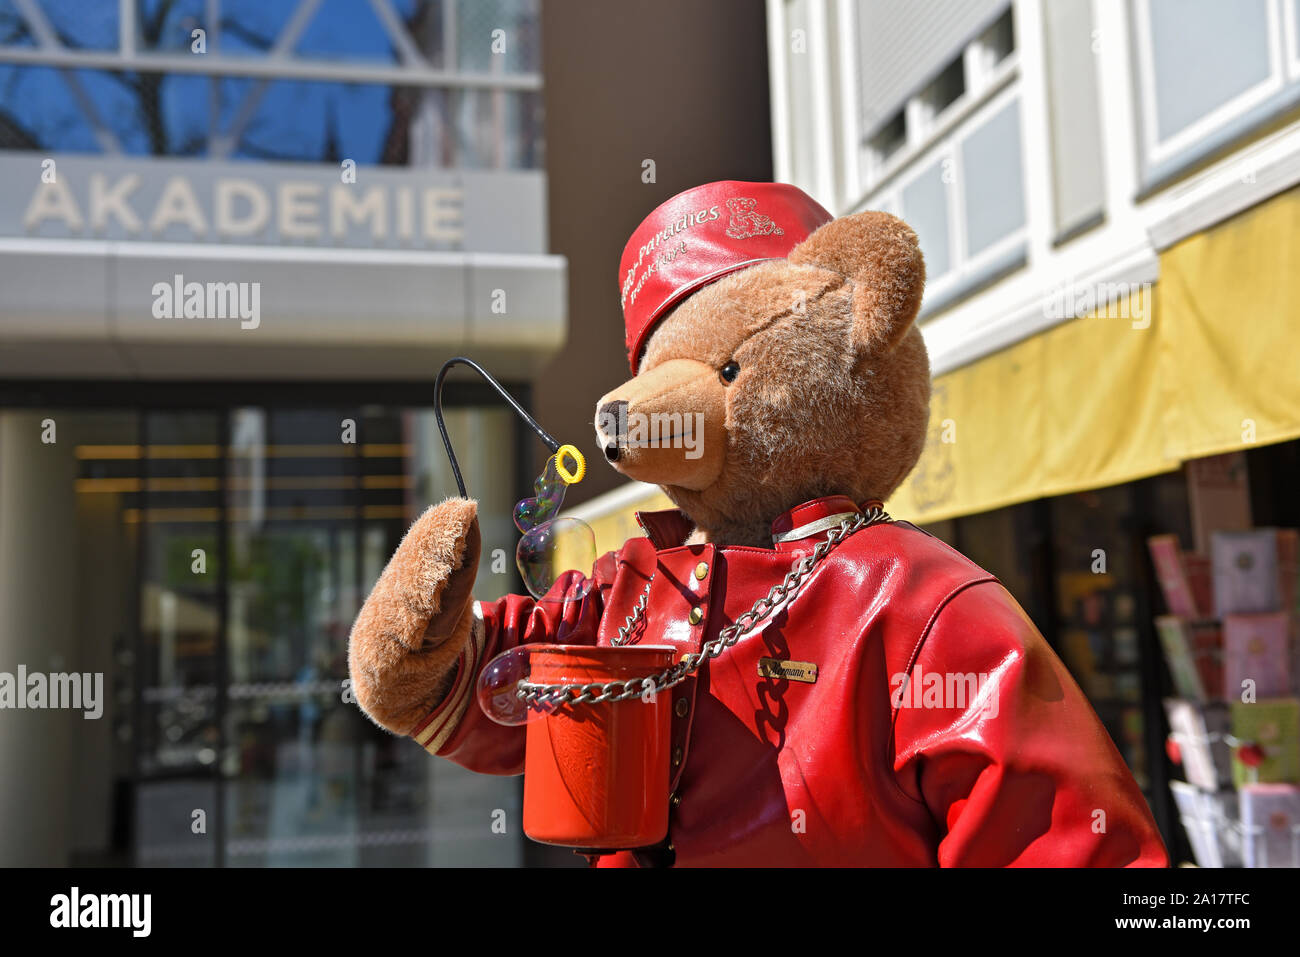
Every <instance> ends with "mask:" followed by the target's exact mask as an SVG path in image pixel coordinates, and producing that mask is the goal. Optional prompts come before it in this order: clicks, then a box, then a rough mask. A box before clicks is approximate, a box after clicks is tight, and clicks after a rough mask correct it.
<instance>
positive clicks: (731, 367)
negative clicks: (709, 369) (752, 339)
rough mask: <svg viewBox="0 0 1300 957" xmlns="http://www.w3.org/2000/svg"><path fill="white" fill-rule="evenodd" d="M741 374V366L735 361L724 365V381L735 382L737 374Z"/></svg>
mask: <svg viewBox="0 0 1300 957" xmlns="http://www.w3.org/2000/svg"><path fill="white" fill-rule="evenodd" d="M738 375H740V366H739V365H738V364H737V363H735V362H728V363H727V364H726V365H725V366H723V367H722V381H723V382H735V381H736V376H738Z"/></svg>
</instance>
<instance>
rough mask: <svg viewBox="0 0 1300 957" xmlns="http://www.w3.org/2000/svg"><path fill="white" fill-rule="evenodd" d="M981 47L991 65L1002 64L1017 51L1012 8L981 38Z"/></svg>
mask: <svg viewBox="0 0 1300 957" xmlns="http://www.w3.org/2000/svg"><path fill="white" fill-rule="evenodd" d="M980 46H981V47H983V49H984V50H985V51H986V53H987V55H988V58H989V60H990V61H991V63H990V65H993V66H996V65H997V64H999V63H1001V62H1002V61H1003V60H1005V59H1006V58H1007V57H1009V56H1010V55H1011V54H1012V52H1013V51H1014V50H1015V49H1016V34H1015V22H1014V20H1013V15H1012V8H1011V7H1008V8H1007V11H1006V13H1004V14H1002V16H1000V17H998V18H997V19H996V20H994V21H993V25H992V26H991V27H989V28H988V29H987V30H985V31H984V33H983V35H981V36H980Z"/></svg>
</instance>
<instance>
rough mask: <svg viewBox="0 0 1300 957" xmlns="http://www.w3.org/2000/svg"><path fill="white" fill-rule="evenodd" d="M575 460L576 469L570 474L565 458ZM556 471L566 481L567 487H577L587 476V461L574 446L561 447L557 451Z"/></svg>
mask: <svg viewBox="0 0 1300 957" xmlns="http://www.w3.org/2000/svg"><path fill="white" fill-rule="evenodd" d="M565 455H568V456H569V457H570V458H571V459H573V463H574V469H573V471H572V472H570V471H569V470H568V469H566V468H565V467H564V456H565ZM555 471H556V472H558V473H559V476H560V478H562V479H564V484H565V485H577V484H578V483H579V482H581V481H582V479H583V477H584V476H586V474H587V460H586V459H585V458H583V457H582V453H581V452H579V451H578V450H577V449H575V448H574V447H573V446H572V445H561V446H560V447H559V448H558V449H556V450H555Z"/></svg>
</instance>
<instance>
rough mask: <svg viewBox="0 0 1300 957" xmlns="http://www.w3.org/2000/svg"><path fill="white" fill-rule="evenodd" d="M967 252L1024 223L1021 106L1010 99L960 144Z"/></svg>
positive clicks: (974, 253)
mask: <svg viewBox="0 0 1300 957" xmlns="http://www.w3.org/2000/svg"><path fill="white" fill-rule="evenodd" d="M961 156H962V164H961V165H962V173H963V177H964V178H963V184H962V185H963V190H962V192H963V195H964V197H965V208H966V252H967V255H969V256H977V255H979V253H981V252H983V251H984V250H985V249H988V248H989V247H990V246H992V245H993V244H994V243H995V242H997V241H998V240H999V239H1003V238H1005V237H1007V236H1009V235H1011V234H1012V233H1014V232H1015V231H1016V230H1017V229H1019V228H1020V227H1021V226H1023V225H1024V224H1025V191H1024V177H1023V174H1022V172H1021V167H1020V105H1019V101H1017V100H1012V101H1010V102H1009V103H1008V104H1007V105H1006V106H1004V107H1002V109H1000V110H999V111H998V112H997V113H995V114H994V115H993V116H992V118H990V119H989V120H988V121H987V122H985V123H984V124H983V125H981V126H979V127H978V128H976V129H975V130H974V131H973V132H972V133H971V134H970V135H969V136H967V137H966V139H965V141H964V142H963V143H962V146H961Z"/></svg>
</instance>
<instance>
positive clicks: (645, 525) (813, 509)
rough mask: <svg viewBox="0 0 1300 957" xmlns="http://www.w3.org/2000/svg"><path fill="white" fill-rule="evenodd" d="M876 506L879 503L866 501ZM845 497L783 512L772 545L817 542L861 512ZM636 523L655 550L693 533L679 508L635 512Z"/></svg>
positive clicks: (783, 546) (774, 525) (775, 523)
mask: <svg viewBox="0 0 1300 957" xmlns="http://www.w3.org/2000/svg"><path fill="white" fill-rule="evenodd" d="M866 504H867V505H868V506H870V505H879V504H880V503H879V502H867V503H866ZM861 511H862V509H860V508H859V507H858V506H857V504H856V503H855V502H854V501H853V499H851V498H849V497H848V496H847V495H826V496H823V497H822V498H815V499H813V500H812V501H810V502H804V503H803V504H802V505H796V506H795V507H794V508H792V509H790V510H789V511H788V512H783V513H781V514H780V515H779V516H777V518H776V520H775V521H773V522H772V544H773V545H774V546H775V547H776V548H778V549H780V550H782V551H784V550H786V549H791V548H795V547H797V546H799V545H800V544H801V543H803V542H805V541H808V540H809V539H819V538H822V537H823V536H825V534H826V533H827V532H829V531H830V530H831V529H832V528H834V527H835V526H837V525H839V524H840V522H842V521H844V519H845V518H848V517H849V516H851V515H856V514H858V513H859V512H861ZM636 520H637V523H638V524H639V525H640V526H641V528H642V529H643V530H644V531H645V533H646V537H647V538H649V539H650V543H651V544H652V545H654V547H655V549H656V550H662V549H665V548H676V547H678V546H679V545H684V544H685V543H686V539H687V537H689V536H690V534H691V532H693V531H694V530H695V526H694V524H693V523H692V522H691V520H690V519H689V518H687V517H686V515H685V513H684V512H682V510H681V509H678V508H669V509H664V510H662V511H658V512H637V513H636Z"/></svg>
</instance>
